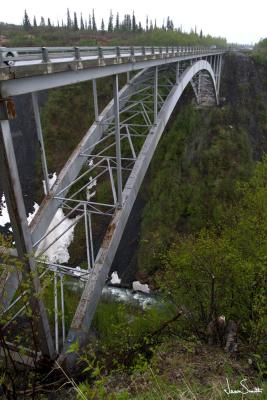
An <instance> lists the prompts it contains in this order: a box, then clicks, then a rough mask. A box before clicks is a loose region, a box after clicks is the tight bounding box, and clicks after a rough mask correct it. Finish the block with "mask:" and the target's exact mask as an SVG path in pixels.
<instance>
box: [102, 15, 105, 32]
mask: <svg viewBox="0 0 267 400" xmlns="http://www.w3.org/2000/svg"><path fill="white" fill-rule="evenodd" d="M101 32H102V33H105V23H104V20H103V18H102V21H101Z"/></svg>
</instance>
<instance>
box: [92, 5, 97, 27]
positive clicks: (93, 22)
mask: <svg viewBox="0 0 267 400" xmlns="http://www.w3.org/2000/svg"><path fill="white" fill-rule="evenodd" d="M92 29H93V32H97V26H96V22H95V10H94V9H93V15H92Z"/></svg>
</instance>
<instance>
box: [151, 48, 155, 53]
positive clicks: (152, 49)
mask: <svg viewBox="0 0 267 400" xmlns="http://www.w3.org/2000/svg"><path fill="white" fill-rule="evenodd" d="M151 54H153V55H154V54H155V47H154V46H152V47H151Z"/></svg>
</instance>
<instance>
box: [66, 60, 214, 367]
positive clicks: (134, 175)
mask: <svg viewBox="0 0 267 400" xmlns="http://www.w3.org/2000/svg"><path fill="white" fill-rule="evenodd" d="M203 71H204V72H206V73H208V75H209V79H210V82H211V85H212V90H213V92H212V94H211V95H212V96H213V101H214V103H216V104H217V103H218V96H217V90H216V80H215V76H214V72H213V69H212V67H211V65H210V64H209V63H208V62H207V61H204V60H200V61H197V62H195V63H194V64H193V65H190V66H189V67H187V68H186V69H185V70H184V72H183V73H182V74H181V75H180V76H179V79H178V80H177V83H176V84H174V85H173V88H172V89H171V90H170V92H169V94H168V97H167V98H166V100H165V102H164V104H163V105H162V107H161V109H160V110H159V113H158V116H157V123H156V124H153V125H152V126H151V128H150V131H149V134H148V135H147V137H146V140H145V142H144V144H143V146H142V149H141V151H140V153H139V155H138V157H137V159H136V160H135V163H134V166H133V169H132V171H131V173H130V175H129V177H128V179H127V181H126V183H125V186H124V190H123V192H122V205H121V207H119V208H117V209H116V211H115V213H114V215H113V217H112V220H111V222H110V224H109V226H108V228H107V231H106V234H105V237H104V239H103V241H102V245H101V247H100V249H99V251H98V254H97V256H96V259H95V264H94V268H93V270H92V271H91V274H90V277H89V279H88V281H87V283H86V285H85V289H84V292H83V294H82V296H81V300H80V303H79V305H78V307H77V310H76V313H75V315H74V318H73V321H72V324H71V327H70V330H69V334H68V337H67V341H66V345H65V347H64V350H63V353H62V355H61V362H63V363H65V365H66V366H67V367H68V366H71V365H72V364H73V357H74V355H73V354H70V353H67V350H68V347H69V345H70V344H71V343H72V342H74V341H78V342H79V343H80V344H81V345H83V344H84V343H86V340H87V332H88V329H89V326H90V323H91V320H92V318H93V315H94V312H95V310H96V307H97V304H98V301H99V299H100V296H101V291H102V288H103V287H104V284H105V282H106V280H107V277H108V273H109V270H110V267H111V264H112V261H113V259H114V257H115V253H116V250H117V248H118V245H119V242H120V240H121V237H122V234H123V231H124V229H125V226H126V222H127V220H128V217H129V215H130V212H131V209H132V207H133V204H134V201H135V199H136V196H137V194H138V191H139V189H140V186H141V183H142V181H143V178H144V176H145V173H146V171H147V169H148V166H149V164H150V161H151V159H152V157H153V154H154V152H155V149H156V147H157V145H158V142H159V140H160V138H161V136H162V134H163V132H164V129H165V127H166V125H167V123H168V121H169V119H170V116H171V114H172V112H173V110H174V108H175V106H176V104H177V102H178V101H179V99H180V97H181V95H182V94H183V92H184V90H185V89H186V87H187V86H188V85H189V84H190V82H191V81H192V79H193V78H194V76H196V75H197V74H199V73H200V72H203ZM144 72H145V71H141V72H140V73H139V74H138V75H137V76H136V77H135V78H134V79H133V81H132V84H133V83H134V82H135V81H138V80H139V79H141V78H142V76H143V74H144ZM124 90H125V92H126V91H127V89H124ZM120 97H121V98H122V99H125V94H124V95H123V94H122V93H121V96H120ZM126 97H127V96H126ZM111 103H113V101H112V102H111ZM110 106H112V105H111V104H110ZM108 109H109V108H108ZM107 112H108V110H107Z"/></svg>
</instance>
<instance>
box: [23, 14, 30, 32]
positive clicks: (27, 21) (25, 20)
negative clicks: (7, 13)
mask: <svg viewBox="0 0 267 400" xmlns="http://www.w3.org/2000/svg"><path fill="white" fill-rule="evenodd" d="M23 28H24V29H26V31H28V30H29V29H31V23H30V19H29V17H28V14H27V11H26V10H25V11H24V18H23Z"/></svg>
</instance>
